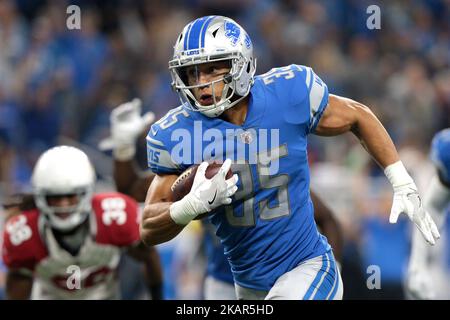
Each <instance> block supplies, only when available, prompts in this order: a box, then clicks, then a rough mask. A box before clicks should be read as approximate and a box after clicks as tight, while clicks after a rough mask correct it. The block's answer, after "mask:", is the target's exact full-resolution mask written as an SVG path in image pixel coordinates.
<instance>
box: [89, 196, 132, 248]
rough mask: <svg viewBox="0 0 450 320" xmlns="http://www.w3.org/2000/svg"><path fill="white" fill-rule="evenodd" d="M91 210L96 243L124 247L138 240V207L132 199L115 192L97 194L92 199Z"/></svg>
mask: <svg viewBox="0 0 450 320" xmlns="http://www.w3.org/2000/svg"><path fill="white" fill-rule="evenodd" d="M92 209H93V210H94V213H95V217H96V222H97V234H96V241H97V242H98V243H102V244H110V245H115V246H118V247H125V246H130V245H132V244H134V243H136V242H138V241H139V240H140V236H139V206H138V203H137V202H136V201H135V200H133V199H132V198H130V197H128V196H126V195H124V194H121V193H117V192H112V193H101V194H97V195H95V196H94V197H93V199H92Z"/></svg>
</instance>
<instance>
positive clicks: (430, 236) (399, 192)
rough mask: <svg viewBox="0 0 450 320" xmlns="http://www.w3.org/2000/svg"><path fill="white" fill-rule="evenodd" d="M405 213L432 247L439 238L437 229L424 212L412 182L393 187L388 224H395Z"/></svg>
mask: <svg viewBox="0 0 450 320" xmlns="http://www.w3.org/2000/svg"><path fill="white" fill-rule="evenodd" d="M401 213H405V214H407V215H408V217H409V218H410V219H411V221H413V222H414V223H415V225H416V226H417V228H418V229H419V230H420V232H421V233H422V235H423V237H424V238H425V240H426V241H427V242H428V243H429V244H431V245H434V244H435V243H436V240H437V239H439V238H440V237H441V236H440V234H439V231H438V228H437V226H436V224H435V223H434V221H433V219H431V217H430V215H429V214H428V212H426V211H425V209H424V208H423V205H422V200H421V199H420V196H419V193H418V191H417V187H416V184H415V183H414V182H411V183H408V184H406V185H402V186H397V187H394V199H393V202H392V209H391V215H390V216H389V222H390V223H396V222H397V219H398V217H399V215H400V214H401Z"/></svg>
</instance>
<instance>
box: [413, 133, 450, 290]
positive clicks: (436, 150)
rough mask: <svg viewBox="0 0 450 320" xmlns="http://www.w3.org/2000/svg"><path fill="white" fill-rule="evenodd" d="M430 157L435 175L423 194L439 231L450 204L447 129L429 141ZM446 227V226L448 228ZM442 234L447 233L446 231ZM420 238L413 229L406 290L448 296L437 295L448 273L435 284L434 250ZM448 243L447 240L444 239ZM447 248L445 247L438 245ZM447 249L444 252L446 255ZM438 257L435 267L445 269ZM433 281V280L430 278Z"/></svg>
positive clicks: (426, 205)
mask: <svg viewBox="0 0 450 320" xmlns="http://www.w3.org/2000/svg"><path fill="white" fill-rule="evenodd" d="M431 160H432V161H433V163H434V165H435V166H436V169H437V170H436V174H435V175H434V176H433V178H432V179H431V182H430V185H429V187H428V189H427V191H426V192H425V194H424V197H423V198H424V199H423V200H424V207H425V208H426V209H427V210H428V212H429V213H430V215H431V217H432V218H433V219H434V221H436V224H437V226H438V228H439V229H440V230H442V228H444V222H445V219H446V218H447V214H448V210H449V205H450V128H448V129H444V130H442V131H440V132H438V133H437V134H436V135H435V136H434V138H433V141H432V144H431ZM447 230H448V229H447ZM445 236H447V237H448V236H449V235H448V233H447V234H446V235H445ZM421 240H422V239H420V234H419V233H418V232H417V230H414V231H413V238H412V248H411V257H410V261H409V268H408V279H407V290H408V293H409V295H410V297H411V298H414V299H448V298H449V295H448V294H447V295H446V296H443V295H442V294H439V290H438V287H439V286H441V285H444V286H446V287H445V289H448V288H449V287H448V285H449V280H450V279H449V278H448V273H447V272H443V273H444V274H445V277H447V278H446V279H445V281H442V282H443V283H442V284H441V283H437V282H438V281H436V279H435V276H436V274H432V270H433V268H432V267H433V265H434V264H433V265H432V263H431V261H432V260H433V259H432V256H433V253H435V252H433V251H434V250H430V249H434V248H431V247H429V246H426V245H424V243H423V241H421ZM447 243H448V241H447ZM439 249H444V250H447V251H448V250H449V248H448V247H445V246H444V248H439ZM448 254H450V252H445V254H444V255H439V256H440V257H442V256H446V255H448ZM435 260H437V261H436V263H435V265H437V266H438V270H439V269H442V267H444V268H445V266H440V265H441V264H444V263H443V261H442V259H435ZM433 280H434V281H433Z"/></svg>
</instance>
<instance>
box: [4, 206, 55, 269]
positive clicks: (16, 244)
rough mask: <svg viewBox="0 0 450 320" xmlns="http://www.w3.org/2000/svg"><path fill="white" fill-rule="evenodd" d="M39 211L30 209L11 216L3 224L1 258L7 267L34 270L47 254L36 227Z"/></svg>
mask: <svg viewBox="0 0 450 320" xmlns="http://www.w3.org/2000/svg"><path fill="white" fill-rule="evenodd" d="M38 218H39V212H38V211H37V210H31V211H27V212H24V213H23V214H20V215H17V216H13V217H11V218H10V219H8V221H7V222H6V224H5V229H4V232H3V248H2V258H3V261H4V263H5V265H6V266H7V267H9V268H14V269H16V268H18V269H21V268H26V269H29V270H32V271H33V270H34V268H35V266H36V264H37V263H38V262H39V261H40V260H42V259H43V258H45V257H46V256H47V249H46V247H45V244H44V242H43V241H42V239H41V236H40V234H39V229H38Z"/></svg>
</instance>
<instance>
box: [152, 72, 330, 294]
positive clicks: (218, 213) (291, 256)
mask: <svg viewBox="0 0 450 320" xmlns="http://www.w3.org/2000/svg"><path fill="white" fill-rule="evenodd" d="M327 105H328V88H327V86H326V85H325V83H323V81H322V80H321V79H320V78H319V77H318V76H317V75H316V74H315V73H314V72H313V70H312V69H311V68H309V67H305V66H300V65H289V66H286V67H282V68H274V69H271V70H270V71H269V72H267V73H265V74H263V75H259V76H256V77H255V81H254V84H253V86H252V88H251V91H250V95H249V104H248V110H247V116H246V119H245V121H244V123H243V124H242V125H241V126H237V125H235V124H232V123H230V122H227V121H224V120H222V119H220V118H208V117H206V116H204V115H203V114H202V113H200V112H195V111H192V110H190V109H189V108H186V107H185V106H180V107H178V108H175V109H172V110H171V111H169V112H168V113H167V115H166V116H164V117H163V118H162V119H160V120H159V121H157V122H156V123H154V124H153V125H152V127H151V129H150V131H149V134H148V136H147V150H148V161H149V166H150V168H151V169H152V171H153V172H155V173H156V174H170V173H172V174H179V173H181V172H182V171H183V170H185V169H186V168H188V167H189V166H191V165H192V164H195V163H196V164H198V163H201V162H202V161H204V160H207V161H212V160H215V161H220V162H222V161H224V160H225V159H226V158H230V159H231V160H232V161H233V165H232V171H233V172H234V173H237V174H238V175H239V182H238V191H237V192H236V194H235V195H234V196H233V203H232V204H230V205H227V206H222V207H219V208H217V209H216V210H215V211H214V212H212V214H211V215H209V217H208V219H209V220H210V222H211V223H212V224H213V225H214V226H215V230H216V235H217V236H218V237H219V238H220V240H221V243H222V245H223V247H224V252H225V255H226V256H227V258H228V261H229V262H230V265H231V270H232V272H233V276H234V280H235V282H236V283H237V284H239V285H241V286H243V287H246V288H250V289H255V290H270V288H271V287H272V286H273V284H274V283H275V281H276V280H277V279H278V278H279V277H280V276H281V275H282V274H284V273H286V272H288V271H290V270H292V269H293V268H295V267H296V266H297V265H298V264H300V263H301V262H303V261H305V260H307V259H310V258H314V257H316V256H319V255H322V254H324V253H325V252H327V251H329V250H330V246H329V244H328V242H327V240H326V238H325V237H324V236H322V235H321V234H320V233H319V232H318V230H317V227H316V224H315V221H314V212H313V204H312V201H311V199H310V195H309V167H308V157H307V136H308V134H309V133H311V132H313V131H314V129H315V128H316V126H317V124H318V122H319V120H320V118H321V116H322V114H323V111H324V110H325V108H326V106H327Z"/></svg>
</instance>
